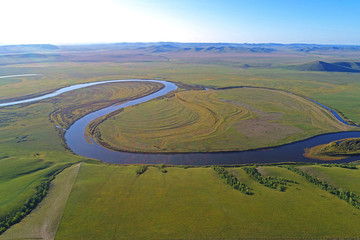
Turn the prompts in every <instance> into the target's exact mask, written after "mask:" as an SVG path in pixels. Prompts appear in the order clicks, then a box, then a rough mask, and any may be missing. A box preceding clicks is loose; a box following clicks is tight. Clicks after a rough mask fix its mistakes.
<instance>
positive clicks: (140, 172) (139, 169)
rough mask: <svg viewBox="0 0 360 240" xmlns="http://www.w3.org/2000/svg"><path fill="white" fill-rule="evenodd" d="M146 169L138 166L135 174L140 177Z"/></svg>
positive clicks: (146, 167)
mask: <svg viewBox="0 0 360 240" xmlns="http://www.w3.org/2000/svg"><path fill="white" fill-rule="evenodd" d="M147 169H148V166H140V167H139V168H138V169H136V174H137V175H141V174H143V173H144V172H146V170H147Z"/></svg>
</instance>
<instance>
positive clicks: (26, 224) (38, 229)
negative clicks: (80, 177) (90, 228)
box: [0, 164, 80, 240]
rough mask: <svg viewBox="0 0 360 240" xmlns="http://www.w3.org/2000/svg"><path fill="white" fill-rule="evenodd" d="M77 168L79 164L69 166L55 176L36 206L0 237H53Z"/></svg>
mask: <svg viewBox="0 0 360 240" xmlns="http://www.w3.org/2000/svg"><path fill="white" fill-rule="evenodd" d="M79 168H80V164H77V165H74V166H71V167H69V168H67V169H65V170H64V171H63V172H62V173H60V174H59V175H58V176H56V178H55V180H53V181H52V183H51V187H50V192H49V194H48V195H47V196H46V198H45V200H43V201H42V202H41V204H40V205H39V206H38V208H37V209H36V210H34V211H33V212H32V213H31V215H29V216H27V217H26V218H25V219H23V220H22V221H21V222H20V223H18V224H16V225H14V226H13V227H12V228H11V229H9V230H8V231H6V232H5V233H4V234H3V235H2V236H1V237H0V239H4V240H5V239H9V240H10V239H54V237H55V234H56V232H57V229H58V226H59V224H60V220H61V218H62V214H63V212H64V209H65V206H66V203H67V200H68V197H69V195H70V192H71V189H72V186H73V184H74V182H75V179H76V177H77V173H78V171H79Z"/></svg>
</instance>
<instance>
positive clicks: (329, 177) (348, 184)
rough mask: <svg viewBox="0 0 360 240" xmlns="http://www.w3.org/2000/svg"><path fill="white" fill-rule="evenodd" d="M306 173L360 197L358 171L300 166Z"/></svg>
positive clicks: (359, 176) (359, 172)
mask: <svg viewBox="0 0 360 240" xmlns="http://www.w3.org/2000/svg"><path fill="white" fill-rule="evenodd" d="M299 168H300V169H301V170H303V171H305V172H306V173H308V174H310V175H312V176H314V177H318V178H320V179H321V180H323V181H325V182H327V183H329V184H331V185H332V186H334V187H337V188H344V189H348V190H350V191H352V192H354V193H356V194H358V195H360V169H346V168H339V167H321V166H317V165H314V166H302V167H299Z"/></svg>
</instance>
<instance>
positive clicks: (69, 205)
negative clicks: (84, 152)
mask: <svg viewBox="0 0 360 240" xmlns="http://www.w3.org/2000/svg"><path fill="white" fill-rule="evenodd" d="M132 51H135V52H136V53H132ZM110 52H111V51H110ZM115 52H116V53H117V54H119V55H121V54H123V56H124V57H122V58H121V59H117V60H116V59H115V58H114V57H109V55H107V54H108V52H106V51H94V52H91V51H90V53H88V52H86V51H85V53H84V52H82V51H79V52H76V53H73V55H74V56H77V57H78V58H77V59H76V61H75V60H74V59H72V60H71V59H68V60H62V61H56V60H54V59H52V60H51V61H50V60H49V61H42V62H34V61H33V62H32V61H31V60H29V61H28V60H27V62H24V63H19V62H18V63H14V62H11V61H9V62H1V65H0V76H4V75H12V74H29V73H34V74H40V75H36V76H27V77H25V76H19V77H13V78H0V103H2V102H7V101H11V100H19V99H25V98H28V97H33V96H39V95H42V94H44V93H48V92H52V91H54V90H56V89H59V88H61V87H65V86H70V85H73V84H77V83H85V82H94V81H105V80H114V79H136V78H140V79H164V80H167V81H172V82H175V83H178V84H179V86H180V89H178V90H177V91H176V92H175V93H173V94H168V95H167V96H164V97H162V98H158V99H154V100H153V101H150V102H147V103H144V104H140V105H137V106H133V107H130V108H128V109H125V110H124V111H122V112H121V113H119V114H117V115H115V116H112V117H109V118H107V119H106V121H104V122H103V123H101V124H100V125H98V126H97V128H96V129H95V130H94V129H92V130H94V131H93V132H92V134H94V133H95V135H94V136H96V138H97V141H98V142H101V143H103V144H105V145H106V146H108V147H110V148H113V149H118V150H125V151H140V152H159V151H163V152H168V153H171V152H211V151H224V150H244V149H254V148H260V147H266V146H276V145H281V144H284V143H289V142H293V141H297V140H301V139H305V138H308V137H311V136H315V135H318V134H322V133H327V132H338V131H348V130H356V128H354V127H349V126H345V125H343V124H341V123H339V122H338V121H336V120H335V119H334V118H333V117H332V116H331V115H330V114H329V113H328V112H327V111H325V110H324V109H322V108H320V107H318V106H317V105H316V104H314V103H311V102H310V101H308V100H306V99H305V98H304V97H311V98H313V99H315V100H317V101H319V102H321V103H323V104H325V105H327V106H329V107H332V108H334V109H336V110H337V111H338V112H339V113H341V114H342V115H343V116H344V117H346V118H347V119H348V120H349V121H351V122H354V123H358V124H359V123H360V109H359V108H358V106H357V103H358V102H359V101H360V94H358V93H359V92H360V83H359V81H358V79H359V76H360V75H359V74H357V73H345V72H316V71H315V72H313V71H298V70H294V69H291V68H289V67H288V66H289V65H296V64H304V63H307V62H311V61H314V60H318V59H322V60H326V61H328V62H332V61H337V62H339V61H356V59H358V57H359V55H360V54H358V53H351V54H350V53H312V54H303V53H294V52H286V51H285V52H274V53H194V52H192V53H181V52H164V53H149V52H145V51H144V52H142V50H126V51H121V50H116V51H115ZM111 53H112V52H111ZM89 56H92V57H93V58H94V61H85V59H86V60H88V58H89ZM114 59H115V60H114ZM2 61H5V60H4V59H2ZM239 86H251V87H259V88H229V87H239ZM204 87H207V88H210V90H208V91H204V90H199V89H202V88H204ZM160 88H161V86H160V85H159V84H155V83H116V84H115V83H114V84H105V85H98V86H94V87H90V88H84V89H81V90H76V91H73V92H69V93H65V94H62V95H60V96H57V97H54V98H50V99H46V100H41V101H38V102H33V103H27V104H20V105H14V106H8V107H0V220H1V219H3V218H4V217H5V216H9V214H10V215H11V214H12V213H14V212H16V211H17V210H18V209H20V208H21V207H22V206H24V204H26V202H27V201H28V200H29V199H31V197H33V196H34V194H36V192H37V191H38V188H37V186H39V185H41V184H42V183H44V182H45V181H49V179H52V177H53V176H55V175H56V174H58V171H59V170H62V169H63V168H66V169H65V170H63V171H62V172H61V173H59V174H58V175H56V177H55V179H54V180H52V182H51V184H50V188H49V190H48V192H47V195H46V197H45V198H44V199H42V201H41V202H40V203H39V205H38V206H37V207H36V208H34V209H32V212H31V213H30V214H29V215H27V216H26V217H25V218H24V219H23V220H22V221H20V223H17V224H15V225H12V226H7V228H8V227H10V228H9V229H8V230H7V231H5V232H4V233H2V234H1V235H0V239H38V238H44V239H49V238H50V239H51V238H53V237H54V236H55V239H129V238H130V239H131V238H133V239H159V238H162V239H169V238H170V239H174V238H175V239H231V238H320V239H321V238H358V237H360V231H359V228H358V226H359V224H360V218H359V217H360V212H359V211H360V210H358V209H356V208H354V207H353V206H351V205H349V204H348V203H347V202H345V201H343V200H341V199H339V198H337V197H336V196H334V195H333V194H330V193H329V192H327V191H324V190H322V189H321V188H319V187H318V186H315V185H314V184H312V183H310V182H308V181H307V180H306V179H305V178H303V177H301V176H299V175H297V174H295V173H294V172H291V171H289V170H287V169H285V168H279V167H276V166H262V167H258V168H257V169H258V171H259V172H260V173H261V174H262V175H263V176H264V177H267V176H269V177H283V178H286V179H288V180H291V181H294V182H296V183H290V184H289V186H287V188H286V191H285V192H281V191H279V190H276V189H271V188H268V187H266V186H264V185H263V184H260V183H259V182H257V181H256V180H254V179H253V178H251V177H250V176H249V175H247V174H246V172H245V171H244V170H243V167H232V168H226V169H227V171H228V172H230V173H231V174H232V175H233V176H235V177H236V178H237V179H238V180H239V181H240V182H241V183H244V184H245V185H246V186H248V187H249V188H251V192H253V193H254V194H253V195H246V194H244V193H242V192H240V191H238V190H236V189H234V188H232V187H231V186H229V185H227V184H226V183H225V182H224V180H223V179H221V178H219V176H217V175H216V173H215V171H214V170H213V169H212V168H210V167H196V168H195V167H190V168H186V167H174V166H165V167H163V166H149V167H148V169H147V170H146V171H145V172H144V173H142V174H141V175H139V174H137V173H136V171H137V169H138V168H139V166H135V165H134V166H133V165H130V166H116V165H108V164H102V163H100V162H99V161H97V160H94V159H88V158H85V157H81V156H78V155H76V154H74V153H72V152H71V151H70V150H69V149H67V146H66V143H65V142H64V140H63V134H64V131H65V130H64V129H67V128H68V127H69V126H70V125H71V124H72V123H73V122H74V121H75V120H76V119H79V118H80V117H81V116H84V115H86V114H87V113H89V112H92V111H95V110H97V109H100V108H103V107H105V106H109V105H111V104H114V103H117V102H124V101H127V100H129V99H134V98H138V97H140V96H144V95H147V94H150V93H152V92H155V91H157V90H158V89H160ZM222 88H228V89H222ZM288 92H291V93H288ZM292 93H294V94H292ZM80 163H81V164H80ZM70 165H71V166H70ZM300 169H303V171H306V172H308V173H309V174H311V175H312V176H314V177H318V178H321V179H323V181H326V182H328V183H329V184H331V185H333V186H336V187H338V188H344V189H347V190H350V191H353V192H354V193H356V194H360V193H358V190H357V189H358V186H357V183H356V182H358V181H357V180H358V178H359V177H358V176H360V175H359V170H358V169H357V170H349V169H342V168H337V167H332V168H328V167H323V166H317V165H311V166H310V165H309V166H301V167H300ZM165 170H166V171H165ZM0 229H1V227H0Z"/></svg>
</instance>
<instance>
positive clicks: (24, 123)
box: [0, 83, 160, 217]
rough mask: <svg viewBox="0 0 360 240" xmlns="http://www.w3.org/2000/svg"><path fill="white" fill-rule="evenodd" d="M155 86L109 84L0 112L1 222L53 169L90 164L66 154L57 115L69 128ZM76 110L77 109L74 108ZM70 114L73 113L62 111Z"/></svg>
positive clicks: (0, 110)
mask: <svg viewBox="0 0 360 240" xmlns="http://www.w3.org/2000/svg"><path fill="white" fill-rule="evenodd" d="M159 87H160V85H159V84H134V83H126V84H124V83H120V84H118V85H116V86H114V84H109V85H108V86H107V85H103V86H97V87H95V88H87V89H82V90H79V91H76V92H70V93H67V94H64V95H62V96H61V97H55V98H52V99H47V100H43V101H40V102H35V103H31V104H23V105H14V106H9V107H5V108H1V109H0V128H1V133H0V134H1V138H0V217H2V216H4V215H5V214H7V213H9V212H11V211H13V210H14V209H16V208H18V207H20V206H22V205H23V204H24V202H25V201H26V200H27V199H28V198H29V197H30V196H32V195H33V194H34V192H35V187H36V186H37V185H38V184H39V183H40V182H41V181H42V180H43V179H45V176H46V175H47V174H49V173H51V172H53V171H54V170H55V169H59V168H61V167H62V166H64V165H65V164H67V163H71V162H78V161H92V160H89V159H86V158H83V157H81V156H77V155H74V154H72V153H71V152H70V151H68V150H66V149H65V145H64V142H63V140H62V139H61V137H60V136H61V128H57V127H56V126H55V125H60V126H63V127H67V126H68V125H66V124H65V123H63V122H60V120H62V118H60V117H58V116H65V117H67V118H66V120H67V122H66V123H67V124H70V123H71V121H72V120H73V119H75V118H78V117H80V116H81V115H82V114H85V113H86V112H89V111H91V110H94V109H97V108H99V107H101V106H104V105H110V104H112V103H114V102H115V101H124V100H125V99H126V98H132V97H137V96H139V95H141V96H142V95H144V94H148V93H149V92H152V91H155V90H156V89H158V88H159ZM99 92H102V93H101V94H99ZM116 93H118V94H116ZM70 102H71V103H73V105H72V106H71V104H70ZM97 102H99V103H98V104H96V103H97ZM79 105H80V106H81V107H82V108H77V107H78V106H79ZM84 106H88V107H87V108H85V107H84ZM69 109H71V110H72V111H75V112H71V111H61V110H69ZM55 112H56V113H59V115H55V114H54V113H55ZM51 113H53V114H51ZM62 113H64V114H62ZM61 114H62V115H61ZM71 114H72V115H71ZM54 116H57V117H58V118H54ZM51 119H54V120H53V121H54V122H51V121H50V120H51ZM59 131H60V132H59ZM59 133H60V134H59Z"/></svg>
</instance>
